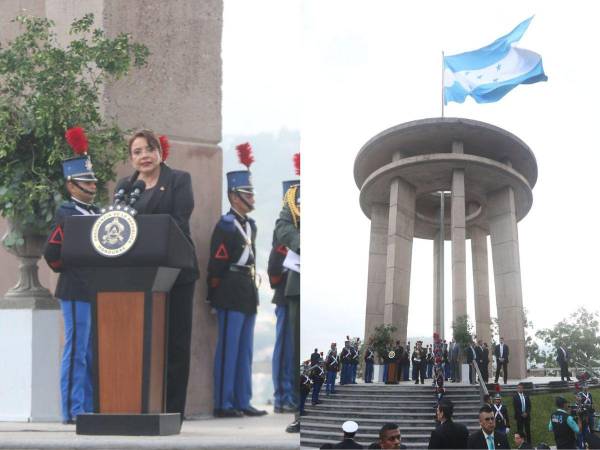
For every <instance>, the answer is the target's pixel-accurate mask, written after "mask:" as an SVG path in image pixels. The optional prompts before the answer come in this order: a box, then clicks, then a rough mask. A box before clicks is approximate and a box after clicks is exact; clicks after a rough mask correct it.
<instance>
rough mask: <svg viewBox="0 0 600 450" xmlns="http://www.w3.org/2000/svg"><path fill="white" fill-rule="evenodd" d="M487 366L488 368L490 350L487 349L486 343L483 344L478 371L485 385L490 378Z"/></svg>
mask: <svg viewBox="0 0 600 450" xmlns="http://www.w3.org/2000/svg"><path fill="white" fill-rule="evenodd" d="M489 366H490V349H489V348H488V345H487V342H484V343H483V351H482V356H481V367H480V368H479V369H480V370H481V376H482V377H483V381H485V382H486V383H487V382H488V380H489V378H490V373H489Z"/></svg>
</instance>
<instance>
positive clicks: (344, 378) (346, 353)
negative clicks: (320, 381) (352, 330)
mask: <svg viewBox="0 0 600 450" xmlns="http://www.w3.org/2000/svg"><path fill="white" fill-rule="evenodd" d="M346 337H347V336H346ZM349 339H350V338H348V337H347V340H346V341H344V348H343V349H342V351H341V352H340V362H341V363H342V374H341V375H340V384H342V385H343V384H349V383H350V381H351V379H350V378H351V377H352V368H351V367H350V362H351V360H352V352H351V350H350V340H349Z"/></svg>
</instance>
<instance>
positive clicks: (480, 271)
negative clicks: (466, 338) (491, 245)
mask: <svg viewBox="0 0 600 450" xmlns="http://www.w3.org/2000/svg"><path fill="white" fill-rule="evenodd" d="M470 231H471V255H472V260H473V291H474V297H475V332H476V334H477V337H478V338H479V339H482V340H483V342H487V343H488V345H490V342H492V336H491V331H490V325H491V319H490V284H489V276H488V253H487V235H486V233H485V231H484V230H482V229H481V228H479V227H477V226H474V227H471V229H470Z"/></svg>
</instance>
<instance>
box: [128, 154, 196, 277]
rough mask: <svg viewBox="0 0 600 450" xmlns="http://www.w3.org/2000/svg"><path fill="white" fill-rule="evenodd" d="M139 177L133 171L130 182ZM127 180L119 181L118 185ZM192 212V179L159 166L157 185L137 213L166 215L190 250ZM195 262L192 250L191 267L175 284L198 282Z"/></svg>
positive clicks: (185, 270) (184, 173)
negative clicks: (192, 264)
mask: <svg viewBox="0 0 600 450" xmlns="http://www.w3.org/2000/svg"><path fill="white" fill-rule="evenodd" d="M138 175H139V172H138V171H135V172H134V173H133V175H131V177H129V181H130V182H131V183H133V182H134V181H135V180H137V177H138ZM126 179H127V178H123V179H121V180H119V182H118V183H117V186H118V185H119V184H120V183H121V182H122V181H124V180H126ZM193 210H194V192H193V191H192V179H191V177H190V174H189V173H188V172H184V171H182V170H176V169H171V168H170V167H169V166H167V165H166V164H164V163H161V165H160V176H159V178H158V181H157V183H156V187H155V189H154V192H153V193H152V197H150V199H149V200H148V203H146V206H145V207H144V208H143V209H141V210H138V214H169V215H170V216H171V217H172V218H173V219H174V220H175V223H177V225H178V226H179V228H181V231H183V234H184V235H185V237H186V238H187V239H188V241H189V242H190V244H192V247H194V241H192V237H191V235H190V217H191V215H192V211H193ZM198 274H199V272H198V260H197V258H196V256H195V250H194V268H193V269H183V270H182V271H181V273H180V274H179V276H178V277H177V280H176V281H175V284H186V283H191V282H192V281H194V280H197V279H198Z"/></svg>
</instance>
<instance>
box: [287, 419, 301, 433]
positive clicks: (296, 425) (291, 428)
mask: <svg viewBox="0 0 600 450" xmlns="http://www.w3.org/2000/svg"><path fill="white" fill-rule="evenodd" d="M285 431H287V432H288V433H300V421H299V420H294V421H293V422H292V423H290V424H289V425H288V426H287V428H286V429H285Z"/></svg>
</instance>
